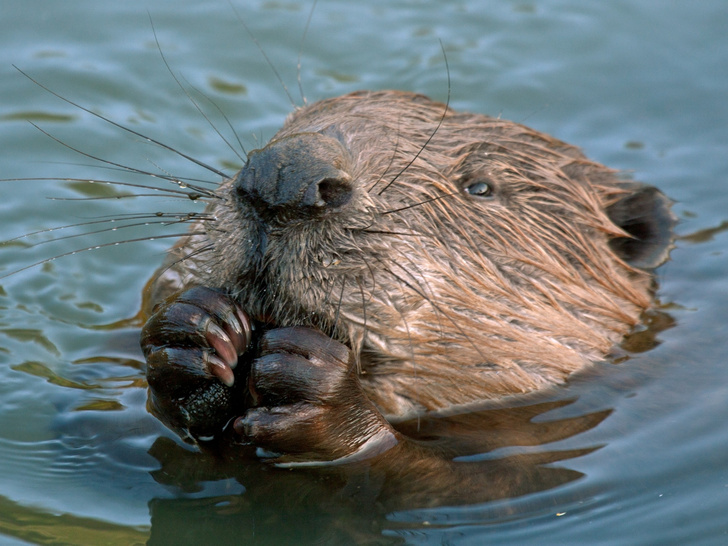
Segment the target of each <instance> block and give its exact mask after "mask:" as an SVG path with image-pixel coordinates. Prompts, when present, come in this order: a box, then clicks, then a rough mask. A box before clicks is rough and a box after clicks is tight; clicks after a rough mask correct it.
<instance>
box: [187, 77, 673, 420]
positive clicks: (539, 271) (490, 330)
mask: <svg viewBox="0 0 728 546" xmlns="http://www.w3.org/2000/svg"><path fill="white" fill-rule="evenodd" d="M438 124H439V126H438ZM435 128H437V129H435ZM430 137H432V138H431V139H430ZM428 139H430V140H428ZM217 195H218V199H217V200H215V202H213V203H212V204H211V205H210V206H209V209H208V212H209V215H210V216H212V217H214V221H213V222H206V223H205V225H204V228H205V229H206V231H207V234H206V235H195V236H191V237H190V238H189V239H187V240H186V241H185V242H184V243H182V244H181V245H180V246H178V248H177V255H178V256H184V257H185V258H186V259H185V260H182V261H179V262H177V263H176V265H175V268H176V269H177V273H181V274H182V276H183V277H185V278H186V280H185V281H184V283H185V284H204V285H206V286H217V287H222V288H224V289H225V290H226V291H228V292H229V293H231V294H232V295H234V296H235V297H236V298H237V299H238V300H239V302H240V305H241V306H242V308H243V309H245V310H246V311H247V312H249V313H250V314H251V316H253V317H255V318H257V319H258V320H261V321H264V322H267V323H270V324H273V325H275V326H289V325H305V326H314V327H317V328H320V329H321V330H323V331H324V332H326V333H327V334H329V335H330V336H332V337H334V338H336V339H339V340H341V341H343V342H345V343H346V344H348V345H349V347H350V348H351V349H352V350H353V352H354V353H355V355H356V358H357V362H358V364H359V366H360V372H361V377H360V379H361V382H362V385H363V386H364V389H365V391H366V392H367V394H368V395H369V396H370V398H371V399H372V401H373V402H374V403H375V404H377V405H378V406H379V408H380V409H381V410H382V411H383V412H384V413H385V414H388V415H403V414H405V413H407V412H411V411H421V410H423V409H436V408H442V407H446V406H451V405H454V404H461V403H466V402H470V401H473V400H482V399H484V398H492V397H496V396H502V395H507V394H513V393H521V392H526V391H530V390H533V389H537V388H540V387H543V386H545V385H549V384H552V383H555V382H560V381H563V380H564V379H565V378H566V376H567V375H568V374H570V373H571V372H573V371H575V370H577V369H579V368H581V367H583V366H584V365H585V364H586V363H588V362H591V361H594V360H597V359H601V358H603V357H604V356H605V355H606V354H607V353H608V352H609V351H610V349H611V348H612V347H613V345H614V344H615V343H616V342H618V341H619V340H620V339H621V337H622V336H623V335H624V334H625V333H627V332H628V331H629V330H630V329H631V328H632V327H633V326H635V324H637V323H638V321H639V317H640V313H641V312H642V311H643V310H644V309H645V308H647V307H648V306H649V305H650V302H651V284H652V276H651V274H650V270H651V269H652V268H654V267H656V266H657V265H659V264H660V263H661V262H662V261H663V260H664V259H665V258H666V256H667V252H668V250H669V245H670V240H671V238H670V232H671V227H672V224H673V223H674V218H673V215H672V213H671V212H670V209H669V207H670V203H669V201H668V199H667V198H666V197H664V196H663V195H662V194H661V193H660V192H659V191H657V190H656V189H654V188H652V187H648V186H643V185H640V184H637V183H634V182H628V181H625V180H622V179H620V178H619V177H617V176H616V175H615V173H614V172H613V171H611V170H610V169H607V168H606V167H604V166H602V165H599V164H597V163H594V162H592V161H589V160H588V159H586V158H585V157H584V156H583V155H582V153H581V152H580V151H579V150H577V149H576V148H574V147H572V146H570V145H567V144H565V143H563V142H560V141H559V140H556V139H554V138H552V137H549V136H547V135H544V134H541V133H538V132H535V131H533V130H531V129H529V128H527V127H524V126H522V125H519V124H515V123H512V122H509V121H504V120H501V119H497V118H491V117H487V116H483V115H476V114H468V113H456V112H453V111H451V110H447V108H446V106H445V105H443V104H441V103H437V102H433V101H431V100H429V99H427V98H426V97H423V96H420V95H414V94H410V93H404V92H395V91H383V92H358V93H353V94H350V95H346V96H342V97H338V98H334V99H329V100H324V101H321V102H318V103H316V104H314V105H311V106H308V107H305V108H301V109H300V110H298V111H296V112H295V113H293V114H292V115H291V116H290V118H289V119H288V120H287V122H286V124H285V125H284V127H283V128H282V129H281V130H280V131H279V132H278V133H277V134H276V135H275V136H274V138H273V139H272V140H271V142H270V143H269V144H268V145H267V146H265V147H264V148H263V149H261V150H257V151H253V152H251V153H250V154H249V156H248V160H247V163H246V165H245V166H244V167H243V169H242V170H241V171H240V172H239V173H238V174H237V175H236V176H235V177H234V178H233V179H231V180H229V181H227V182H225V183H224V184H223V185H222V186H221V187H220V188H219V190H218V192H217ZM199 227H200V226H198V227H197V228H196V229H197V230H198V231H199Z"/></svg>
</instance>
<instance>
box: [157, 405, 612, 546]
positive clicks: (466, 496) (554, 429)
mask: <svg viewBox="0 0 728 546" xmlns="http://www.w3.org/2000/svg"><path fill="white" fill-rule="evenodd" d="M572 402H573V400H568V401H554V402H546V403H540V404H533V405H530V406H522V407H516V408H510V409H487V410H481V411H471V412H468V413H462V414H457V415H452V416H447V417H429V418H423V419H420V420H419V422H418V421H416V420H413V421H408V422H405V423H402V424H401V425H399V426H398V429H400V430H401V431H402V432H404V433H405V434H407V435H409V436H410V437H412V438H415V439H417V440H418V441H419V442H421V443H422V444H426V445H427V446H428V447H432V446H437V447H438V448H439V451H440V453H441V457H437V458H434V457H423V458H421V459H418V460H406V459H401V458H398V454H396V453H394V454H392V453H389V454H384V455H382V456H380V457H378V458H377V459H374V460H371V461H369V462H367V463H366V464H356V465H347V466H342V467H321V468H316V469H312V468H306V469H296V470H287V469H279V468H275V467H272V466H269V465H264V464H261V463H259V462H256V461H254V460H252V459H251V460H250V461H246V460H241V458H240V456H241V453H240V452H238V453H230V452H229V451H228V452H216V453H200V452H196V451H189V450H188V449H186V448H183V447H181V446H180V445H178V444H176V443H175V442H174V441H172V440H170V439H168V438H159V439H157V441H156V442H155V443H154V445H153V446H152V448H151V449H150V452H149V453H150V454H151V455H152V456H153V457H154V458H156V459H157V460H158V461H159V463H160V464H161V468H160V469H159V470H156V471H155V472H153V473H152V475H153V477H154V479H155V480H157V482H159V483H161V484H164V485H166V486H175V487H176V488H177V489H178V490H180V491H182V492H186V493H188V494H189V493H193V492H195V491H198V490H200V488H201V486H202V485H201V484H203V483H204V482H210V481H213V480H223V479H225V478H227V477H230V476H234V477H235V478H236V480H237V481H238V482H239V483H240V484H242V486H243V487H244V492H243V493H242V494H236V493H234V494H227V495H225V494H223V495H216V496H213V497H207V498H197V497H196V496H195V498H176V499H155V500H153V501H152V502H151V503H150V510H151V513H152V535H151V541H150V544H174V543H179V542H180V541H183V540H184V541H190V540H195V539H199V540H200V541H204V539H205V537H210V536H215V537H216V540H218V541H222V543H228V542H230V543H253V542H254V543H256V544H258V543H261V544H265V543H268V542H270V543H285V541H286V540H287V539H290V540H294V539H295V542H297V543H313V542H317V541H324V542H327V541H329V542H332V543H370V542H372V541H375V542H376V541H382V540H384V539H383V532H384V531H385V530H386V529H390V530H393V529H399V528H407V527H410V526H411V525H410V524H406V523H402V522H401V521H399V522H398V521H397V520H400V519H401V518H400V517H398V516H394V517H393V514H394V513H395V512H401V511H408V510H417V509H422V508H433V507H443V506H461V505H466V504H467V505H473V504H478V503H485V502H488V501H493V500H497V499H505V498H516V497H521V496H523V495H529V494H532V493H537V492H540V491H545V490H549V489H553V488H555V487H559V486H562V485H564V484H567V483H569V482H571V481H574V480H576V479H578V478H580V477H581V476H582V474H581V473H580V472H577V471H574V470H569V469H566V468H557V467H552V466H549V464H550V463H556V462H561V461H566V460H569V459H571V458H574V457H578V456H581V455H585V454H588V453H591V452H592V451H594V450H595V449H598V447H599V446H590V447H584V448H581V449H573V450H568V451H556V450H553V451H550V450H537V449H536V450H534V449H527V448H526V449H523V447H524V446H539V445H544V444H549V443H552V442H555V441H558V440H563V439H566V438H569V437H572V436H574V435H577V434H579V433H582V432H585V431H587V430H589V429H591V428H593V427H595V426H597V425H598V424H599V423H601V422H602V421H603V420H604V419H605V418H606V417H607V416H608V415H609V414H610V413H611V410H603V411H598V412H592V413H587V414H585V415H581V416H578V417H571V418H566V419H560V420H551V421H549V420H543V419H542V416H543V415H544V414H545V413H547V412H549V411H551V410H554V409H558V408H561V407H564V406H566V405H569V404H571V403H572ZM494 450H499V451H500V450H503V451H511V452H515V453H511V454H506V455H503V456H498V455H497V454H496V453H494ZM455 454H458V455H459V456H458V457H455V458H453V456H454V455H455ZM292 522H300V524H294V525H292ZM419 525H420V524H417V526H419ZM286 533H290V534H291V535H290V536H288V535H287V534H286Z"/></svg>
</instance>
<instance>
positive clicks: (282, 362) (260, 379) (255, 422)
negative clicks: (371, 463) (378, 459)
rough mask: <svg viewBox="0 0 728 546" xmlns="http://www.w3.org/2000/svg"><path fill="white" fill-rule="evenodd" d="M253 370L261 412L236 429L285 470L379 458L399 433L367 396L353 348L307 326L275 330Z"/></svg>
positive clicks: (251, 381)
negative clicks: (353, 354)
mask: <svg viewBox="0 0 728 546" xmlns="http://www.w3.org/2000/svg"><path fill="white" fill-rule="evenodd" d="M260 350H261V354H260V357H259V358H258V359H256V360H255V361H254V362H253V364H252V367H251V372H250V377H249V390H250V394H251V396H252V398H253V403H254V406H255V407H253V408H251V409H249V410H248V411H247V413H246V414H245V415H244V416H243V417H240V418H238V419H237V420H236V421H235V423H234V429H235V431H236V432H238V433H239V434H240V435H242V437H243V438H244V442H245V443H249V444H252V445H254V446H256V447H258V448H259V454H261V455H265V456H269V457H277V458H276V459H275V462H276V463H278V464H279V465H282V466H291V465H301V464H309V465H310V464H331V463H340V462H349V461H353V460H357V459H364V458H367V457H371V456H373V455H376V454H378V453H381V452H383V451H386V450H387V449H389V448H390V447H392V446H393V445H394V444H396V443H397V438H396V433H395V432H394V430H393V429H392V427H391V426H390V425H389V423H388V422H387V421H386V420H385V419H384V417H382V415H381V414H380V413H379V411H378V410H377V409H376V407H375V406H374V405H373V404H372V403H371V402H370V401H369V399H368V398H367V397H366V396H365V395H364V393H363V391H362V389H361V385H360V383H359V378H358V376H357V373H356V367H355V365H354V364H353V359H352V358H351V357H350V354H349V349H348V348H347V347H346V346H345V345H342V344H341V343H338V342H337V341H334V340H333V339H331V338H329V337H327V336H326V335H324V334H323V333H321V332H319V331H317V330H313V329H311V328H304V327H292V328H280V329H276V330H270V331H268V332H267V333H266V334H265V335H264V337H263V338H262V340H261V345H260Z"/></svg>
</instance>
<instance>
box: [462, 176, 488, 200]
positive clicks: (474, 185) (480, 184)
mask: <svg viewBox="0 0 728 546" xmlns="http://www.w3.org/2000/svg"><path fill="white" fill-rule="evenodd" d="M463 189H464V190H465V192H466V193H469V194H470V195H473V196H475V197H490V196H491V195H493V186H491V185H490V184H488V182H485V181H484V180H476V181H475V182H471V183H470V184H468V185H467V186H465V187H464V188H463Z"/></svg>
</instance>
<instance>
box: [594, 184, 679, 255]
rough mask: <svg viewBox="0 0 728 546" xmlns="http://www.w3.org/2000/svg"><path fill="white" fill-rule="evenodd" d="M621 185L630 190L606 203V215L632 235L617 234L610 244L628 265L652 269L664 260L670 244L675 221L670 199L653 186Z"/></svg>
mask: <svg viewBox="0 0 728 546" xmlns="http://www.w3.org/2000/svg"><path fill="white" fill-rule="evenodd" d="M623 188H624V189H627V190H628V191H629V193H626V194H624V196H623V197H621V198H620V199H619V201H617V202H616V203H613V204H612V205H610V206H609V207H607V215H608V216H609V218H610V219H611V220H612V222H614V223H615V224H616V225H618V226H619V227H620V228H622V229H623V230H624V231H626V232H627V233H629V234H630V235H631V237H617V238H615V239H612V240H611V241H610V242H609V244H610V246H611V247H612V250H614V252H615V253H616V254H617V255H618V256H619V257H620V258H622V259H623V260H624V261H625V262H627V263H628V264H630V265H631V266H633V267H638V268H640V269H653V268H655V267H657V266H658V265H660V264H662V263H663V262H664V261H665V260H667V258H668V255H669V252H670V248H671V247H672V238H673V233H672V229H673V227H674V226H675V223H676V222H677V218H676V217H675V215H674V214H673V212H672V211H671V210H670V206H671V205H672V201H670V200H669V199H668V198H667V197H666V196H665V195H664V194H663V193H662V192H661V191H659V190H658V189H657V188H654V187H652V186H647V185H644V184H637V183H628V184H625V185H624V186H623Z"/></svg>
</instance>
